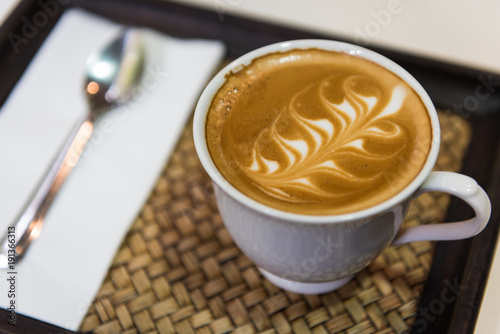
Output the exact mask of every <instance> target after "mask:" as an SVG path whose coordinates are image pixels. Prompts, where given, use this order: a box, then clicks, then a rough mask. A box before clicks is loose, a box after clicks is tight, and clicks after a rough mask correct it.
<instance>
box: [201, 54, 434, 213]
mask: <svg viewBox="0 0 500 334" xmlns="http://www.w3.org/2000/svg"><path fill="white" fill-rule="evenodd" d="M206 139H207V144H208V149H209V151H210V154H211V156H212V159H213V161H214V163H215V165H216V166H217V168H218V169H219V171H220V172H221V173H222V175H223V176H224V177H225V178H226V179H227V180H228V181H229V182H230V183H231V184H232V185H233V186H234V187H236V188H237V189H238V190H239V191H241V192H242V193H244V194H245V195H247V196H248V197H250V198H253V199H255V200H256V201H258V202H260V203H263V204H265V205H267V206H270V207H273V208H276V209H279V210H283V211H288V212H294V213H299V214H308V215H335V214H344V213H350V212H355V211H359V210H362V209H367V208H369V207H372V206H374V205H377V204H380V203H382V202H384V201H386V200H388V199H390V198H391V197H393V196H395V195H396V194H397V193H399V192H400V191H402V190H403V189H404V188H405V187H406V186H407V185H408V184H409V183H410V182H411V181H412V180H413V179H414V178H415V177H416V176H417V175H418V174H419V172H420V171H421V169H422V167H423V165H424V164H425V161H426V159H427V155H428V154H429V151H430V147H431V142H432V130H431V124H430V118H429V115H428V113H427V110H426V108H425V106H424V104H423V102H422V101H421V99H420V97H419V96H418V95H417V94H416V92H415V91H414V90H413V89H412V88H411V87H410V86H408V85H407V84H406V83H405V82H404V81H403V80H402V79H401V78H399V77H398V76H396V75H395V74H393V73H392V72H390V71H388V70H386V69H385V68H383V67H381V66H379V65H377V64H375V63H373V62H371V61H368V60H365V59H362V58H359V57H356V56H351V55H347V54H344V53H338V52H333V51H324V50H318V49H308V50H292V51H289V52H286V53H273V54H269V55H266V56H263V57H260V58H257V59H255V60H254V61H253V62H252V63H251V64H250V65H248V66H246V67H244V68H242V69H241V70H239V71H238V72H236V73H231V74H229V75H228V76H227V78H226V82H225V84H224V85H223V86H222V87H221V88H220V89H219V91H218V92H217V94H216V95H215V97H214V99H213V101H212V104H211V106H210V110H209V113H208V116H207V122H206Z"/></svg>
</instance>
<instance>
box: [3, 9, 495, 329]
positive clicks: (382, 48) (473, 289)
mask: <svg viewBox="0 0 500 334" xmlns="http://www.w3.org/2000/svg"><path fill="white" fill-rule="evenodd" d="M228 3H230V2H228ZM232 3H236V2H232ZM118 4H119V6H118ZM70 5H71V6H78V7H82V8H85V9H88V10H90V11H94V12H96V13H99V14H101V15H103V16H107V17H110V18H113V19H115V20H117V21H119V22H123V23H129V24H136V25H144V26H149V27H152V28H156V29H158V30H160V31H164V32H166V33H169V34H171V35H176V36H180V37H202V38H215V39H220V40H223V41H224V42H225V43H226V44H227V46H228V57H229V58H234V57H237V56H239V55H241V54H243V53H245V52H247V51H249V50H251V49H254V48H256V47H258V46H261V45H265V44H269V43H272V42H276V41H280V40H286V39H296V38H336V39H342V37H343V36H335V35H332V34H330V33H328V32H326V33H325V32H324V31H322V32H317V31H316V32H311V31H305V30H303V29H296V28H290V27H284V26H280V25H273V24H270V23H264V22H259V21H256V20H255V19H242V18H240V17H235V16H233V15H231V13H230V12H225V15H224V20H221V18H220V13H217V12H214V11H205V10H200V9H196V8H191V7H185V6H183V5H178V4H172V3H166V2H161V1H156V0H143V1H134V0H122V1H117V0H102V1H90V0H87V1H83V0H75V1H72V2H71V4H70ZM37 10H38V7H37V5H36V1H34V0H28V1H23V2H22V3H21V4H20V5H19V6H18V7H17V9H16V10H15V12H14V13H13V15H12V16H11V17H9V18H8V19H7V20H6V22H5V24H4V25H3V26H2V27H1V28H0V72H1V73H2V74H3V75H2V76H3V79H2V80H3V82H2V86H1V87H0V103H3V101H4V100H5V98H6V97H7V96H8V94H9V92H10V90H11V89H12V87H13V85H14V84H15V82H16V81H17V79H18V78H19V77H20V76H21V75H22V72H23V70H24V68H26V66H27V65H28V64H29V62H30V60H31V58H32V57H33V55H34V54H35V53H36V50H37V49H38V48H39V46H40V45H41V44H42V43H43V40H44V38H45V37H46V36H47V34H48V33H49V32H50V29H51V28H52V27H53V25H54V24H55V22H56V21H57V19H58V17H59V15H60V13H59V15H57V16H55V17H54V18H52V19H51V21H50V22H49V24H47V25H46V26H45V27H43V29H40V30H41V31H40V33H39V34H38V35H37V36H36V37H35V38H34V39H33V40H32V41H31V42H30V43H28V44H26V45H24V46H23V47H22V48H21V51H20V52H19V54H15V53H14V52H13V50H12V48H11V46H10V44H9V43H8V40H7V38H6V35H7V34H8V33H9V32H12V31H18V32H20V29H21V28H22V25H21V24H20V22H22V21H21V20H20V18H21V17H23V16H24V15H30V14H31V15H33V13H34V12H36V11H37ZM386 46H387V45H382V44H380V45H377V46H376V47H374V48H373V49H375V50H376V51H378V52H381V53H382V54H385V55H387V56H389V57H391V58H392V59H394V60H396V61H397V62H398V63H400V64H401V65H402V66H403V67H405V68H407V69H408V70H409V71H410V72H411V73H412V74H413V75H414V76H415V77H416V78H417V79H418V80H419V81H420V82H421V83H422V85H423V86H424V88H426V90H427V91H428V92H429V95H430V96H431V98H432V99H433V101H434V103H435V104H436V106H437V107H438V108H442V109H448V110H451V111H452V112H455V113H458V114H460V115H461V116H463V117H464V118H466V119H467V121H468V122H469V123H470V125H471V128H472V133H473V137H472V141H471V144H470V149H469V153H468V156H467V157H466V159H465V162H464V166H463V168H462V173H464V174H467V175H470V176H472V177H474V178H475V179H476V180H477V181H478V183H479V184H481V185H482V186H483V188H485V189H486V190H487V192H488V194H489V196H490V198H491V201H492V203H493V213H492V217H491V220H490V223H489V225H488V226H487V228H486V230H485V231H484V232H483V233H481V234H480V235H478V236H477V237H475V238H472V239H468V240H461V241H453V242H440V243H438V245H437V247H436V252H435V255H434V261H433V264H432V267H431V271H430V273H429V277H428V279H427V284H426V285H425V288H424V291H423V294H422V298H421V300H420V307H421V308H424V309H425V308H428V307H429V305H432V302H433V301H434V300H436V299H439V298H440V294H441V290H440V288H439V287H440V286H441V283H442V282H443V281H445V280H448V281H449V282H457V284H461V285H465V286H467V289H466V290H465V291H464V292H463V293H462V294H461V295H459V296H458V298H457V299H456V300H455V301H454V302H453V303H450V304H447V305H446V307H445V308H444V309H443V310H442V312H441V313H440V314H437V315H436V316H435V319H433V326H432V327H429V328H426V332H428V333H446V332H449V333H471V332H473V330H474V326H475V323H476V318H477V315H478V312H479V308H480V305H481V301H482V297H483V293H484V289H485V284H486V282H487V277H488V272H489V268H490V264H491V258H492V255H493V253H494V251H495V244H496V240H497V236H498V229H499V212H500V208H499V206H500V197H499V196H500V194H499V192H498V191H499V190H500V177H499V175H498V174H499V173H497V171H498V170H499V169H500V154H499V153H500V145H499V143H500V140H499V136H500V132H499V131H498V125H499V124H500V115H499V113H498V111H499V109H500V94H499V92H498V91H497V90H495V89H494V87H490V88H492V90H491V95H490V96H489V97H488V98H487V99H485V100H479V99H478V98H477V89H478V87H481V85H484V83H485V82H487V81H488V80H494V77H492V76H490V74H489V73H487V72H486V73H485V72H484V71H483V70H484V69H481V68H473V67H463V66H457V64H456V63H454V64H450V63H448V62H443V61H442V59H436V58H433V57H416V56H415V55H414V54H407V53H405V52H401V50H395V49H393V48H387V47H386ZM483 87H484V86H483ZM476 102H477V103H476ZM485 148H487V149H485ZM468 214H470V212H469V209H468V208H467V207H464V206H463V205H461V203H460V202H459V201H455V200H453V201H452V203H451V205H450V209H449V211H448V215H447V216H448V217H447V219H448V220H455V219H459V218H460V217H463V216H464V215H468ZM450 259H460V260H459V261H457V260H453V261H450ZM420 317H422V315H420ZM416 320H417V321H418V320H419V319H418V316H417V319H416ZM2 325H3V323H2ZM26 326H28V327H27V328H30V329H31V330H33V329H36V330H37V331H38V332H40V333H43V332H47V333H48V332H51V331H53V330H54V328H52V326H50V325H47V324H43V323H40V322H37V321H35V320H30V319H26ZM0 329H3V330H8V329H9V328H3V327H0ZM10 330H12V329H10ZM61 332H63V331H61ZM415 332H416V331H415ZM419 332H420V331H419Z"/></svg>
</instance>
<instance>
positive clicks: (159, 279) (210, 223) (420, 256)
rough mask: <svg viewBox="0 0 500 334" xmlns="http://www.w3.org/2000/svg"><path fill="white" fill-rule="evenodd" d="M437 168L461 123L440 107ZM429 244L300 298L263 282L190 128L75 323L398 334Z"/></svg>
mask: <svg viewBox="0 0 500 334" xmlns="http://www.w3.org/2000/svg"><path fill="white" fill-rule="evenodd" d="M439 117H440V121H441V126H442V145H441V152H440V155H439V158H438V163H437V165H436V169H438V170H448V171H458V170H460V167H461V162H462V159H463V157H464V155H465V152H466V149H467V146H468V143H469V141H470V128H469V125H468V123H467V122H466V121H465V120H463V119H461V118H460V117H458V116H456V115H453V114H451V113H445V112H440V113H439ZM448 203H449V196H447V195H443V194H435V193H427V194H425V195H423V196H421V197H420V198H418V200H416V201H415V202H414V203H413V204H412V206H411V209H410V212H409V214H408V218H407V221H406V222H405V224H407V225H417V224H428V223H434V222H438V221H441V220H442V219H443V217H444V216H445V213H446V209H447V206H448ZM433 249H434V243H432V242H414V243H410V244H405V245H402V246H398V247H389V248H387V249H386V250H385V251H384V252H383V253H382V254H381V255H380V256H379V257H378V258H377V259H376V260H375V261H374V262H373V263H372V264H371V265H370V266H369V267H368V268H367V269H365V270H363V271H362V272H361V273H359V274H358V275H357V276H356V278H355V279H354V280H353V281H351V282H350V283H349V284H347V285H346V286H344V287H342V288H340V289H339V290H337V291H334V292H331V293H328V294H324V295H313V296H304V295H298V294H294V293H289V292H286V291H282V290H280V289H278V288H277V287H275V286H274V285H272V284H271V283H269V282H268V281H267V280H266V279H264V278H263V277H262V276H261V275H260V273H259V271H258V270H257V269H256V267H255V266H254V265H253V263H252V262H251V261H250V260H249V259H248V258H247V257H245V256H244V255H243V254H242V253H241V252H240V250H239V249H238V248H237V247H236V246H235V244H234V243H233V241H232V240H231V237H230V236H229V234H228V232H227V230H226V229H225V227H224V225H223V223H222V221H221V218H220V216H219V214H218V211H217V207H216V204H215V199H214V195H213V191H212V186H211V183H210V179H209V177H208V176H207V175H206V174H205V172H204V170H203V168H202V167H201V164H200V162H199V161H198V158H197V156H196V153H195V150H194V144H193V141H192V131H191V124H188V125H187V127H186V130H185V131H184V133H183V135H182V138H181V139H180V141H179V144H178V146H177V148H176V150H175V152H174V154H173V156H172V157H171V159H170V161H169V163H168V164H167V165H166V167H165V170H164V171H163V173H162V175H161V177H160V178H159V180H158V182H157V184H156V186H155V188H154V190H153V191H152V193H151V195H150V197H149V199H148V200H147V203H146V204H145V205H144V207H143V209H142V211H141V213H140V215H139V217H138V218H137V219H136V221H135V222H134V224H133V226H132V227H131V229H130V232H129V233H128V235H127V237H126V239H125V240H124V242H123V244H122V246H121V248H120V250H119V251H118V253H117V255H116V257H115V259H114V261H113V263H112V265H111V267H110V269H109V273H108V275H107V278H106V279H105V281H104V283H103V285H102V287H101V289H100V291H99V293H98V295H97V297H96V298H95V300H94V301H93V303H92V305H91V307H90V309H89V310H88V313H87V315H86V317H85V319H84V321H83V323H82V325H81V328H80V330H81V331H83V332H87V331H89V332H95V333H182V334H184V333H227V332H233V333H245V334H247V333H248V334H249V333H404V332H407V331H409V330H410V327H411V324H412V322H413V320H414V317H415V314H416V312H417V307H418V300H419V297H420V295H421V292H422V289H423V286H424V283H425V281H426V279H427V274H428V271H429V268H430V266H431V262H432V258H433Z"/></svg>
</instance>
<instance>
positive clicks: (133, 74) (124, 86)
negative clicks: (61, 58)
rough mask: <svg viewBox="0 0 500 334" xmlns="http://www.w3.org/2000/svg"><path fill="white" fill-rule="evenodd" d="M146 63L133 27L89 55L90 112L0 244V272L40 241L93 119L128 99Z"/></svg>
mask: <svg viewBox="0 0 500 334" xmlns="http://www.w3.org/2000/svg"><path fill="white" fill-rule="evenodd" d="M144 59H145V51H144V46H143V42H142V38H141V32H140V31H139V30H136V29H133V28H129V29H126V30H125V31H124V32H123V33H122V34H121V35H120V36H119V37H118V38H117V39H115V40H114V41H112V42H111V43H110V44H109V45H107V46H106V47H105V48H104V49H102V50H100V51H98V52H94V53H93V54H91V55H90V56H89V58H88V59H87V62H86V64H85V80H84V89H85V96H86V99H87V101H88V107H89V108H88V112H87V113H86V114H85V115H84V117H83V118H81V119H80V120H79V122H78V123H77V125H76V127H75V129H74V130H73V132H72V133H71V135H70V137H69V138H68V140H67V142H66V144H65V145H64V147H63V149H62V151H61V152H60V153H59V155H58V156H57V159H56V160H55V162H54V164H53V165H52V168H51V169H50V171H49V172H48V173H47V175H46V177H45V179H44V181H43V183H42V184H41V186H40V187H39V188H38V190H37V192H36V193H35V195H34V196H33V198H32V199H31V201H30V202H29V203H28V205H27V206H26V207H25V209H24V210H23V212H22V215H21V216H20V218H19V219H18V220H17V221H15V222H14V223H13V224H12V225H10V226H9V228H8V231H7V234H6V235H5V236H4V238H3V239H2V240H1V241H0V268H2V269H9V268H11V269H12V268H13V265H15V264H16V263H18V262H19V261H20V260H21V259H22V257H23V256H24V255H25V253H26V250H27V249H28V247H29V245H30V244H31V243H32V241H33V240H35V239H36V238H38V237H39V236H40V233H41V229H42V225H43V222H44V218H45V215H46V213H47V211H48V210H49V208H50V206H51V203H52V201H53V199H54V198H55V196H56V194H57V192H58V190H59V188H60V187H61V185H62V184H63V182H64V180H65V179H66V177H67V176H68V175H69V173H70V172H71V170H72V169H73V167H74V166H75V165H76V163H77V161H78V159H79V157H80V155H81V153H82V151H83V149H84V147H85V145H86V144H87V141H88V140H89V138H90V135H91V134H92V131H93V127H94V120H95V119H96V118H97V117H99V116H101V115H103V114H105V113H107V112H108V111H110V110H112V109H113V108H116V107H118V106H121V105H123V104H125V103H126V102H128V101H129V100H130V99H131V97H132V95H133V91H134V88H135V87H137V86H138V84H139V83H140V79H141V77H142V72H143V70H144V66H145V64H144V62H145V61H144ZM12 231H15V233H11V232H12Z"/></svg>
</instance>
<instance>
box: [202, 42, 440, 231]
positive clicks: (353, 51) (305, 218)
mask: <svg viewBox="0 0 500 334" xmlns="http://www.w3.org/2000/svg"><path fill="white" fill-rule="evenodd" d="M311 48H318V49H324V50H330V51H337V52H344V53H347V54H350V55H354V56H359V57H362V58H365V59H368V60H371V61H373V62H375V63H377V64H379V65H381V66H383V67H384V68H386V69H388V70H389V71H391V72H393V73H395V74H396V75H398V76H399V77H401V78H402V79H403V80H405V82H406V83H407V84H409V85H410V86H411V87H412V88H413V89H414V90H415V92H416V93H417V94H418V95H419V96H420V98H421V99H422V102H423V103H424V105H425V107H426V108H427V110H428V114H429V118H430V120H431V127H432V142H431V149H430V151H429V154H428V156H427V160H426V162H425V164H424V166H423V167H422V169H421V170H420V173H419V174H418V175H417V177H415V179H413V181H412V182H411V183H410V184H409V185H408V186H407V187H406V188H404V189H403V190H402V191H400V192H399V193H397V194H396V195H394V196H393V197H391V198H389V199H388V200H386V201H384V202H382V203H379V204H377V205H375V206H371V207H368V208H366V209H363V210H359V211H355V212H351V213H343V214H336V215H306V214H299V213H293V212H288V211H283V210H279V209H275V208H272V207H269V206H266V205H264V204H262V203H260V202H258V201H256V200H254V199H252V198H250V197H248V196H246V195H244V194H243V193H242V192H240V191H239V190H238V189H236V188H235V187H234V186H233V185H232V184H231V183H229V181H227V180H226V179H225V178H224V177H223V176H222V174H221V173H220V172H219V170H218V169H217V167H216V166H215V164H214V162H213V160H212V157H211V156H210V152H209V151H208V147H207V144H206V140H205V124H206V116H207V113H208V110H209V108H210V105H211V103H212V100H213V98H214V96H215V94H216V93H217V92H218V90H219V89H220V87H221V86H222V85H223V84H224V82H225V78H226V74H228V73H229V72H231V71H233V72H237V71H239V70H241V69H242V68H244V67H245V66H247V65H249V64H250V63H251V61H252V60H253V59H255V58H257V57H259V56H263V55H265V54H268V53H273V52H286V51H290V50H293V49H311ZM193 138H194V145H195V149H196V152H197V154H198V157H199V159H200V161H201V164H202V166H203V167H204V169H205V171H206V172H207V173H208V175H209V176H210V178H211V179H212V182H214V183H216V184H217V186H218V187H219V188H220V189H222V191H224V192H225V193H226V194H228V195H229V196H230V197H231V198H233V199H234V200H236V201H238V202H239V203H240V204H242V205H244V206H246V207H249V208H251V209H253V210H255V211H257V212H259V213H261V214H264V215H266V216H271V217H274V218H278V219H282V220H286V221H291V222H297V223H316V224H320V223H340V222H346V221H352V220H358V219H363V218H367V217H371V216H374V215H378V214H381V213H384V212H386V211H388V210H391V209H393V208H394V207H395V206H397V205H398V204H400V203H402V202H403V201H405V200H406V199H408V198H410V197H411V196H412V195H413V194H414V193H415V192H416V191H417V190H418V188H419V187H420V186H421V185H422V184H423V183H424V181H425V180H426V178H427V177H428V175H429V174H430V173H431V171H432V169H433V167H434V165H435V163H436V160H437V156H438V153H439V146H440V140H441V132H440V125H439V119H438V115H437V112H436V109H435V107H434V104H433V103H432V101H431V99H430V97H429V95H428V94H427V92H426V91H425V89H424V88H423V87H422V85H421V84H420V83H419V82H418V81H417V80H416V79H415V78H414V77H413V76H412V75H411V74H410V73H409V72H407V71H406V70H405V69H404V68H402V67H401V66H400V65H398V64H397V63H395V62H394V61H392V60H390V59H389V58H387V57H385V56H382V55H381V54H379V53H376V52H374V51H371V50H369V49H366V48H364V47H361V46H358V45H354V44H349V43H345V42H339V41H335V40H323V39H298V40H291V41H285V42H278V43H274V44H270V45H266V46H263V47H261V48H258V49H255V50H253V51H251V52H249V53H246V54H244V55H243V56H241V57H239V58H237V59H235V60H234V61H232V62H231V63H230V64H228V65H227V66H225V67H224V68H223V69H222V70H220V71H219V72H218V73H217V74H216V75H215V76H214V77H213V78H212V80H211V81H210V82H209V83H208V85H207V86H206V87H205V89H204V90H203V92H202V94H201V96H200V98H199V100H198V103H197V105H196V108H195V113H194V119H193Z"/></svg>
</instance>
